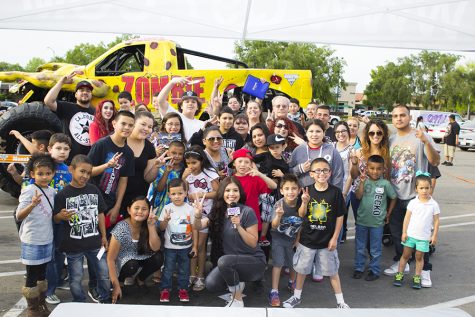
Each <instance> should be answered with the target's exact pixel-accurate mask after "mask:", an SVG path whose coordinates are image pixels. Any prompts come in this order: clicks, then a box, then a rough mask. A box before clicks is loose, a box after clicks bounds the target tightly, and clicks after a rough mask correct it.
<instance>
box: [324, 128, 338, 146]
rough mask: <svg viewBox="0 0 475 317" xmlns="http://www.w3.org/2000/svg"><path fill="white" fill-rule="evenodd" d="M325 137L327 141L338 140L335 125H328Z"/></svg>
mask: <svg viewBox="0 0 475 317" xmlns="http://www.w3.org/2000/svg"><path fill="white" fill-rule="evenodd" d="M325 138H326V139H327V142H328V143H330V142H336V137H335V129H333V127H328V128H327V129H326V130H325Z"/></svg>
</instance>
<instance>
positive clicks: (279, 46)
mask: <svg viewBox="0 0 475 317" xmlns="http://www.w3.org/2000/svg"><path fill="white" fill-rule="evenodd" d="M334 52H335V51H334V50H332V49H330V48H328V47H326V46H323V47H317V46H316V45H313V44H307V43H287V42H267V41H243V42H235V43H234V53H235V55H236V56H235V58H236V59H238V60H240V61H243V62H245V63H246V64H248V65H249V67H251V68H268V69H272V68H275V69H310V70H311V71H312V79H313V86H312V88H313V98H315V99H318V100H320V101H321V102H325V103H330V102H335V100H336V96H335V93H334V90H335V88H336V87H339V88H340V89H344V88H345V87H346V83H345V80H344V79H343V68H344V66H345V65H346V62H345V61H344V59H343V58H339V57H336V56H333V53H334Z"/></svg>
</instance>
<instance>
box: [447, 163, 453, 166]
mask: <svg viewBox="0 0 475 317" xmlns="http://www.w3.org/2000/svg"><path fill="white" fill-rule="evenodd" d="M445 165H447V166H454V163H452V162H447V164H445Z"/></svg>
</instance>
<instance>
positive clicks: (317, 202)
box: [283, 158, 349, 308]
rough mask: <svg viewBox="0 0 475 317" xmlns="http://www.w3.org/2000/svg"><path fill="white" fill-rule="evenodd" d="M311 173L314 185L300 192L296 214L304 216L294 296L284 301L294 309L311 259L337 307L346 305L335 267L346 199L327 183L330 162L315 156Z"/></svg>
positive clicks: (295, 261) (285, 305) (295, 265)
mask: <svg viewBox="0 0 475 317" xmlns="http://www.w3.org/2000/svg"><path fill="white" fill-rule="evenodd" d="M310 176H311V177H312V178H313V179H314V180H315V184H314V185H312V186H309V187H306V188H305V190H304V193H303V195H302V204H303V206H308V208H300V209H299V216H300V217H303V219H304V220H303V224H302V230H301V231H300V239H299V244H298V245H297V250H296V252H295V255H294V259H293V263H294V265H293V268H294V270H295V272H297V281H296V286H295V290H294V295H293V296H292V297H290V298H289V299H288V300H286V301H285V302H284V304H283V307H285V308H293V307H295V306H297V305H298V304H300V303H301V301H302V299H301V296H302V289H303V284H304V282H305V277H306V276H307V274H310V273H311V272H312V266H313V262H314V259H315V258H316V262H318V263H317V264H318V266H319V267H320V268H321V271H322V275H324V276H329V277H330V283H331V285H332V288H333V291H334V293H335V297H336V301H337V308H349V306H348V305H347V304H346V303H345V301H344V299H343V293H342V291H341V285H340V277H339V275H338V268H339V266H340V260H339V259H338V252H337V249H336V247H337V244H338V236H339V233H340V230H341V226H342V224H343V217H344V215H345V213H346V206H345V200H344V199H343V195H342V193H341V190H340V189H339V188H338V187H335V186H333V185H331V184H329V183H328V180H329V179H330V176H331V168H330V164H329V163H328V161H327V160H325V159H324V158H316V159H314V160H313V161H312V163H311V164H310Z"/></svg>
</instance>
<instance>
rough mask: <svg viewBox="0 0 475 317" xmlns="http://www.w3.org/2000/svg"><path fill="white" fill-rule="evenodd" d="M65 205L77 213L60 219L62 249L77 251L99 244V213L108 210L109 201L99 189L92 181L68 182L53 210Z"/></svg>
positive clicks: (60, 208) (96, 246) (56, 212)
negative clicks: (106, 200) (83, 182)
mask: <svg viewBox="0 0 475 317" xmlns="http://www.w3.org/2000/svg"><path fill="white" fill-rule="evenodd" d="M63 208H64V209H66V210H68V211H70V210H73V211H75V214H74V215H73V216H72V217H71V219H70V220H69V221H62V222H61V224H62V225H61V227H60V237H61V238H60V239H59V240H60V244H59V250H60V251H61V252H66V253H74V252H82V251H87V250H95V249H98V248H100V247H101V235H100V231H99V213H103V212H104V211H105V210H106V204H105V202H104V199H103V198H102V194H101V192H100V191H99V189H98V188H97V187H96V186H94V185H92V184H86V186H85V187H82V188H76V187H73V186H71V185H68V186H66V187H65V188H64V189H63V190H62V191H60V192H59V193H58V194H57V195H56V197H55V199H54V214H55V215H56V214H58V213H59V212H60V211H61V210H62V209H63Z"/></svg>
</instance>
